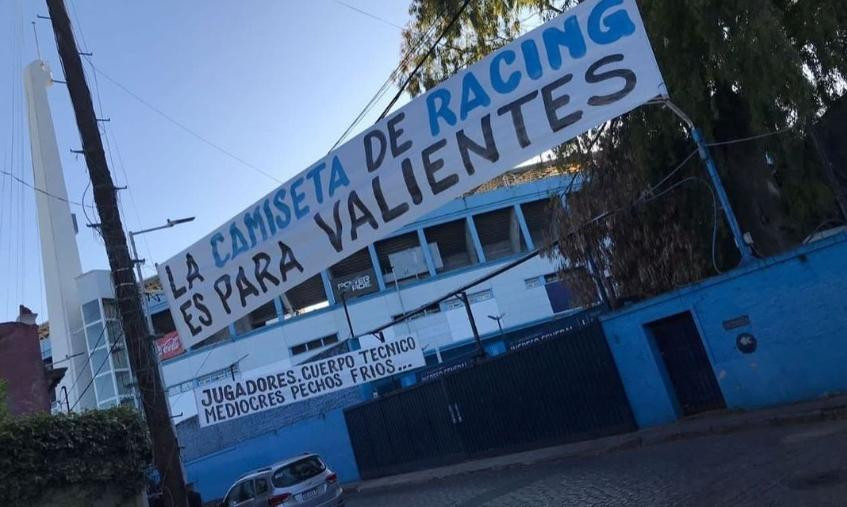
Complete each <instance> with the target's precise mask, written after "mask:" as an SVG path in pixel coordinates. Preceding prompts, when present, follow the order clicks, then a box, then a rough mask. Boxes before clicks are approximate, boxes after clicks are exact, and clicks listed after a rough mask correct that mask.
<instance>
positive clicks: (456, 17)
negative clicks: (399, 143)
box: [377, 0, 471, 121]
mask: <svg viewBox="0 0 847 507" xmlns="http://www.w3.org/2000/svg"><path fill="white" fill-rule="evenodd" d="M469 3H471V0H465V2H464V3H463V4H462V6H461V7H460V8H459V10H458V11H457V12H456V14H455V15H454V16H453V19H451V20H450V23H448V24H447V27H446V28H445V29H444V30H443V31H442V32H441V35H439V36H438V38H437V39H435V42H434V43H433V44H432V46H430V48H429V51H427V52H426V54H425V55H424V57H423V58H421V60H420V61H419V62H418V64H417V65H416V66H415V68H414V69H413V70H412V72H411V73H410V74H409V75H408V76H406V80H405V81H403V84H401V85H400V89H399V90H397V94H396V95H394V98H393V99H391V102H389V103H388V107H386V108H385V110H384V111H383V112H382V114H381V115H379V119H378V120H377V121H379V120H381V119H383V118H385V116H386V115H387V114H388V112H389V111H391V108H392V107H394V104H396V103H397V101H398V100H399V99H400V96H401V95H403V92H404V91H405V90H406V87H407V86H408V85H409V83H410V82H411V81H412V78H413V77H414V76H415V74H417V73H418V71H419V70H420V69H421V67H423V64H424V63H425V62H426V61H427V60H428V59H429V57H430V56H432V54H433V53H434V52H435V48H436V47H438V44H439V43H440V42H441V39H443V38H444V36H445V35H447V32H449V31H450V29H451V28H453V25H455V24H456V21H458V20H459V17H461V15H462V13H463V12H465V8H466V7H467V6H468V4H469Z"/></svg>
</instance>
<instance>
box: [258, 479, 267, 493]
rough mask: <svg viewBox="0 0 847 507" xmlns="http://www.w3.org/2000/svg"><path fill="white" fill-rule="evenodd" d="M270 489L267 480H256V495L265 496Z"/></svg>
mask: <svg viewBox="0 0 847 507" xmlns="http://www.w3.org/2000/svg"><path fill="white" fill-rule="evenodd" d="M268 489H269V488H268V480H267V479H256V495H264V494H265V493H267V492H268Z"/></svg>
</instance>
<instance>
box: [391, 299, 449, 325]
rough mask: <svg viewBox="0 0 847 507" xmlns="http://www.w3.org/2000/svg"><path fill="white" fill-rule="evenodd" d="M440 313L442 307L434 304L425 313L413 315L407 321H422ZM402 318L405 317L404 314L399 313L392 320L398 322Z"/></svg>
mask: <svg viewBox="0 0 847 507" xmlns="http://www.w3.org/2000/svg"><path fill="white" fill-rule="evenodd" d="M439 312H441V306H440V305H439V304H438V303H434V304H431V305H429V306H427V307H426V308H424V309H423V311H421V312H420V313H416V314H414V315H412V316H411V317H409V318H408V319H407V320H415V319H420V318H422V317H426V316H427V315H432V314H434V313H439ZM402 316H403V314H402V313H398V314H397V315H392V316H391V320H393V321H395V322H396V321H397V320H398V319H400V317H402Z"/></svg>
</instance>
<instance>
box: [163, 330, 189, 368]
mask: <svg viewBox="0 0 847 507" xmlns="http://www.w3.org/2000/svg"><path fill="white" fill-rule="evenodd" d="M156 352H157V353H158V354H159V360H160V361H164V360H165V359H170V358H172V357H176V356H178V355H180V354H182V353H183V352H185V349H183V348H182V340H180V339H179V334H177V332H176V331H171V332H170V333H168V334H166V335H165V336H163V337H161V338H159V339H158V340H156Z"/></svg>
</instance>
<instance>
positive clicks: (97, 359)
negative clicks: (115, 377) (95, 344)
mask: <svg viewBox="0 0 847 507" xmlns="http://www.w3.org/2000/svg"><path fill="white" fill-rule="evenodd" d="M107 357H108V354H107V352H106V349H105V348H99V349H97V350H95V351H94V352H92V353H91V356H89V358H88V364H90V365H91V374H92V375H95V374H97V373H98V370H99V373H102V372H104V371H109V362H108V359H107Z"/></svg>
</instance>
